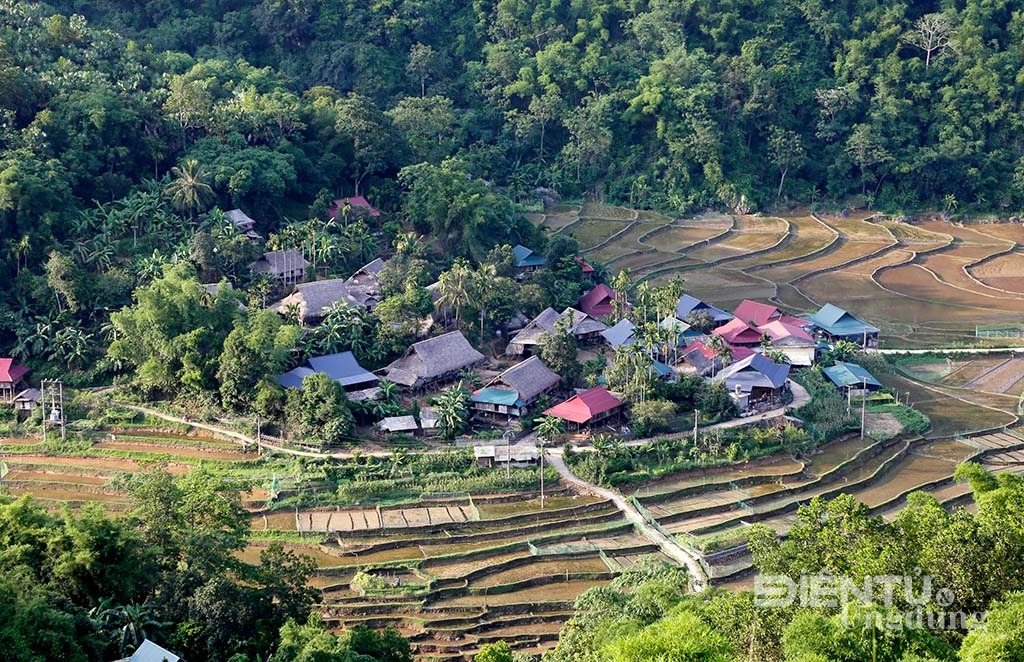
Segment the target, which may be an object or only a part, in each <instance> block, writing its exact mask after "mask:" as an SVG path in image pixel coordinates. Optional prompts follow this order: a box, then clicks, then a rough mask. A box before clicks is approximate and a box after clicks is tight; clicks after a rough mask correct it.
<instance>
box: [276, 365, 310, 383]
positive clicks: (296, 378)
mask: <svg viewBox="0 0 1024 662" xmlns="http://www.w3.org/2000/svg"><path fill="white" fill-rule="evenodd" d="M313 372H314V371H313V370H311V369H309V368H307V367H306V366H299V367H298V368H295V369H294V370H289V371H288V372H286V373H284V374H283V375H278V377H277V383H278V384H280V385H281V386H283V387H285V388H302V380H303V379H305V378H306V377H308V376H309V375H312V374H313Z"/></svg>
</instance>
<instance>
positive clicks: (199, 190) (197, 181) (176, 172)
mask: <svg viewBox="0 0 1024 662" xmlns="http://www.w3.org/2000/svg"><path fill="white" fill-rule="evenodd" d="M171 176H172V177H173V179H172V180H171V182H170V183H169V184H168V185H167V188H166V189H164V192H165V193H166V194H167V195H168V196H169V197H170V198H171V205H172V206H173V207H174V208H175V209H177V210H178V211H183V212H188V217H189V220H194V219H195V216H196V212H200V211H203V210H205V209H206V208H207V206H208V205H209V203H210V201H211V200H213V188H211V187H210V184H209V174H208V173H207V172H206V171H205V170H203V168H202V167H201V166H200V165H199V161H196V160H195V159H189V160H187V161H185V163H184V165H183V166H181V167H178V166H175V167H173V168H171Z"/></svg>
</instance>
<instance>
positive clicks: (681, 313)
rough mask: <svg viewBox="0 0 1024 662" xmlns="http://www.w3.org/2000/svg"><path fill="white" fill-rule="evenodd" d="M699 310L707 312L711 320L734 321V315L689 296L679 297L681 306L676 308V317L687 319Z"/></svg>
mask: <svg viewBox="0 0 1024 662" xmlns="http://www.w3.org/2000/svg"><path fill="white" fill-rule="evenodd" d="M698 310H706V311H707V312H708V314H709V315H711V319H713V320H714V321H716V322H728V321H729V320H731V319H732V315H730V314H729V313H727V312H725V311H724V310H722V309H720V308H715V307H714V306H710V305H708V304H706V303H704V302H703V301H701V300H700V299H698V298H697V297H692V296H690V295H689V294H684V295H683V296H681V297H679V304H678V305H677V306H676V317H678V318H679V319H681V320H682V319H686V316H687V315H689V314H690V313H692V312H694V311H698Z"/></svg>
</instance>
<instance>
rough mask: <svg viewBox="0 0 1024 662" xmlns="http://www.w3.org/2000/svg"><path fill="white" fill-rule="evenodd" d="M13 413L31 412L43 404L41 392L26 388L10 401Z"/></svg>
mask: <svg viewBox="0 0 1024 662" xmlns="http://www.w3.org/2000/svg"><path fill="white" fill-rule="evenodd" d="M12 403H13V404H14V411H25V412H31V411H33V410H34V409H35V408H36V407H38V406H39V405H41V404H43V392H42V391H40V390H39V389H37V388H27V389H25V390H24V391H22V392H21V393H19V394H18V395H16V396H14V400H12Z"/></svg>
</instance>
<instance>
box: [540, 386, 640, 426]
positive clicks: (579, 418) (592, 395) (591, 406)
mask: <svg viewBox="0 0 1024 662" xmlns="http://www.w3.org/2000/svg"><path fill="white" fill-rule="evenodd" d="M621 405H622V400H619V399H618V398H616V397H615V396H614V395H612V394H611V393H609V392H608V389H606V388H605V387H603V386H596V387H594V388H592V389H590V390H588V391H584V392H583V393H579V394H577V395H574V396H572V397H571V398H569V399H568V400H566V401H565V402H560V403H558V404H557V405H555V406H554V407H551V408H550V409H547V410H545V411H544V414H546V415H547V416H557V417H558V418H563V419H565V420H567V421H572V422H573V423H586V422H587V421H589V420H590V419H592V418H594V417H595V416H597V415H599V414H603V413H605V412H606V411H610V410H612V409H615V408H616V407H619V406H621Z"/></svg>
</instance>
